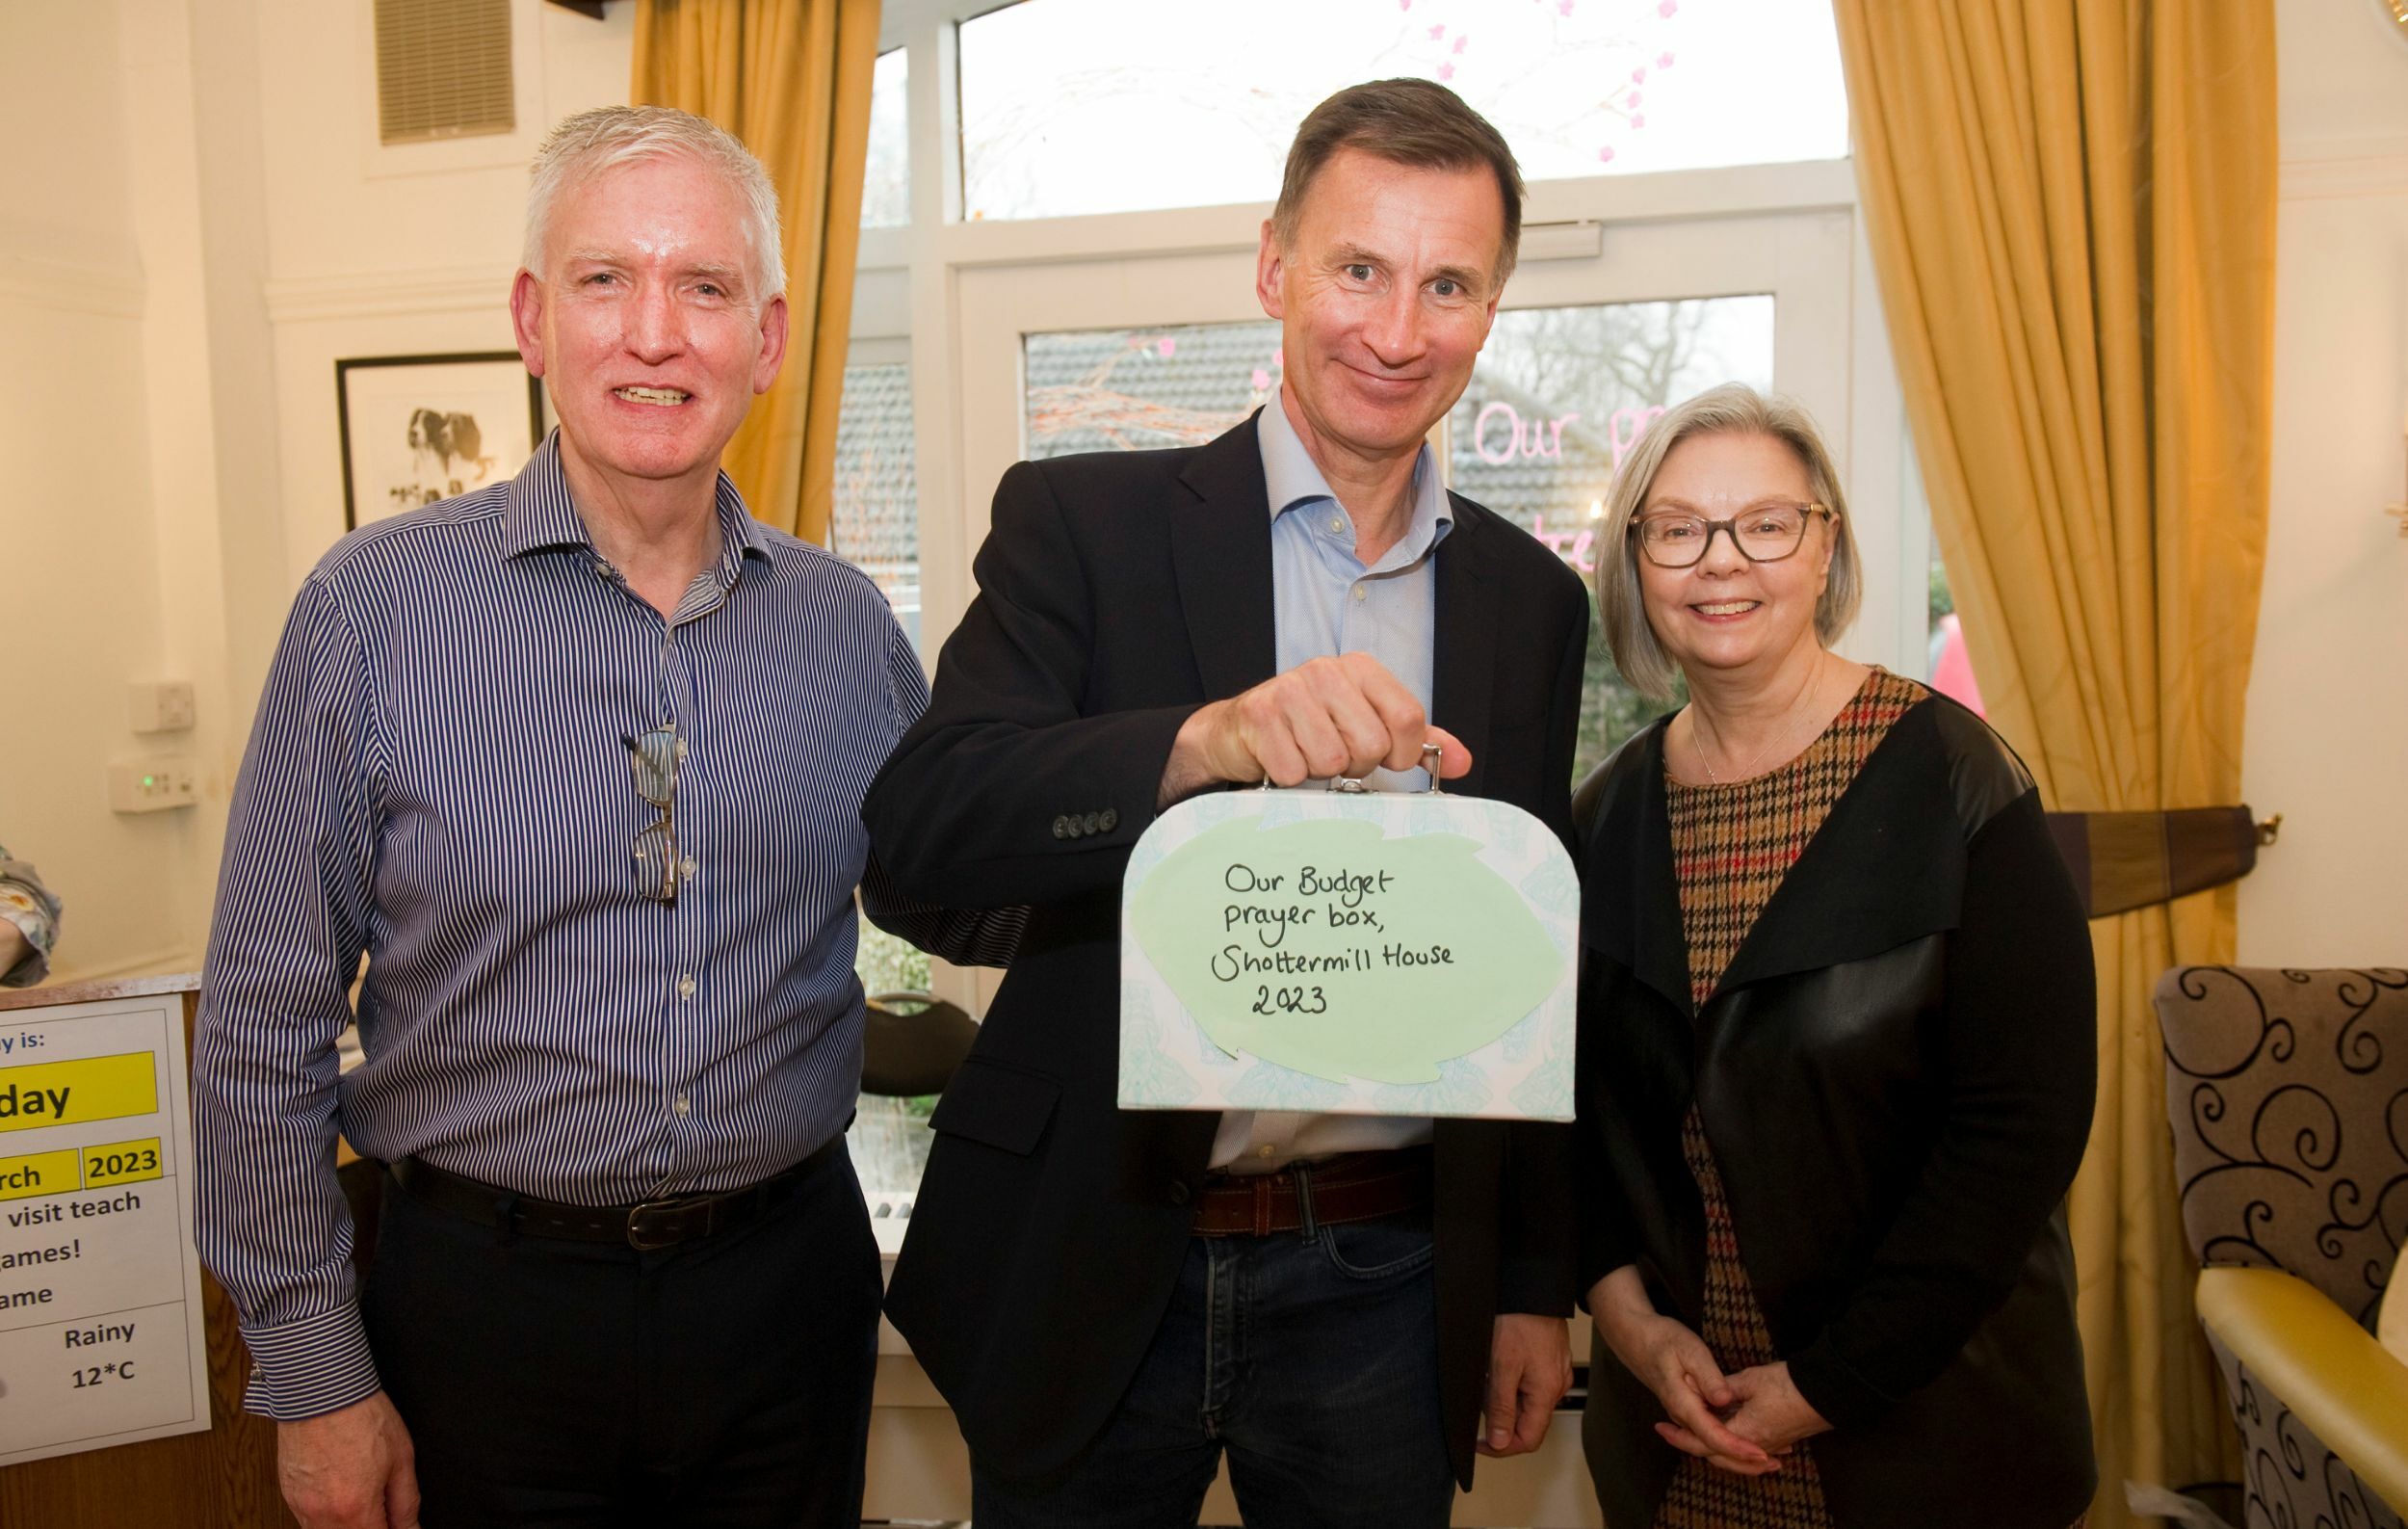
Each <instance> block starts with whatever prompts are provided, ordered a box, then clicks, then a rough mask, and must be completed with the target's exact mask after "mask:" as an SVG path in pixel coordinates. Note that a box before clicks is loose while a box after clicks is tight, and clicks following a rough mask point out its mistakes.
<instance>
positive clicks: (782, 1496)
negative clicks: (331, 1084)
mask: <svg viewBox="0 0 2408 1529" xmlns="http://www.w3.org/2000/svg"><path fill="white" fill-rule="evenodd" d="M879 1294H880V1291H879V1279H878V1258H877V1243H876V1241H875V1240H874V1239H873V1238H872V1237H871V1234H870V1222H869V1215H868V1212H867V1210H866V1208H865V1207H864V1205H863V1203H862V1199H861V1187H860V1184H859V1182H858V1181H857V1180H856V1179H855V1178H854V1176H853V1171H852V1161H851V1158H850V1157H848V1156H847V1155H846V1154H845V1153H844V1152H842V1151H838V1152H836V1153H834V1154H832V1155H831V1156H830V1157H829V1158H828V1160H827V1161H826V1162H824V1163H823V1164H821V1165H820V1166H819V1167H818V1168H817V1169H815V1170H814V1171H813V1172H812V1173H810V1174H809V1175H808V1177H807V1178H806V1179H805V1180H804V1182H803V1183H802V1184H801V1185H800V1186H798V1189H797V1190H796V1192H795V1193H794V1194H792V1195H791V1196H789V1197H787V1199H784V1200H783V1201H782V1202H780V1203H779V1204H778V1205H776V1206H775V1207H773V1208H772V1209H771V1210H770V1211H769V1212H767V1213H766V1214H764V1215H763V1216H762V1217H761V1219H759V1220H757V1221H754V1222H751V1223H748V1224H747V1225H746V1226H740V1227H738V1228H736V1229H735V1230H733V1231H729V1232H723V1233H721V1234H720V1235H719V1236H716V1237H708V1238H704V1239H702V1240H700V1241H697V1242H692V1243H685V1244H681V1245H679V1246H677V1247H674V1248H668V1249H664V1250H661V1251H659V1252H637V1251H636V1250H634V1249H632V1248H628V1247H623V1246H618V1245H606V1244H600V1243H581V1242H563V1241H556V1240H552V1239H548V1238H537V1237H527V1236H512V1235H510V1234H508V1233H505V1232H502V1231H500V1230H497V1229H495V1228H493V1227H489V1226H477V1225H475V1224H473V1223H470V1222H467V1221H463V1220H460V1219H458V1217H455V1216H451V1215H448V1214H446V1213H445V1212H442V1211H439V1210H432V1209H430V1208H429V1207H427V1206H425V1205H423V1204H421V1203H419V1202H418V1201H417V1200H415V1199H412V1198H410V1196H408V1195H407V1194H405V1193H403V1192H402V1191H401V1190H400V1189H398V1188H394V1187H391V1186H388V1189H387V1193H386V1194H385V1197H384V1212H383V1225H382V1226H381V1228H380V1235H379V1239H378V1243H377V1250H376V1256H375V1258H374V1260H373V1262H372V1263H371V1265H370V1268H369V1275H368V1281H367V1288H366V1291H365V1294H364V1296H363V1299H362V1311H363V1315H364V1317H365V1320H366V1322H367V1328H368V1339H369V1343H370V1346H371V1347H372V1348H373V1349H374V1351H375V1353H376V1357H377V1365H378V1369H379V1372H380V1375H381V1376H382V1379H383V1382H384V1387H385V1390H386V1392H387V1394H388V1395H390V1396H391V1398H392V1400H393V1405H394V1406H395V1407H396V1408H397V1409H399V1410H400V1411H401V1414H402V1420H403V1422H404V1423H406V1425H407V1426H408V1428H409V1433H410V1439H411V1441H412V1443H413V1444H414V1445H415V1447H416V1449H417V1457H418V1485H419V1489H420V1491H421V1492H422V1493H423V1494H424V1497H425V1508H424V1513H423V1521H424V1522H425V1524H426V1525H427V1529H470V1526H481V1525H488V1524H489V1525H496V1526H499V1525H512V1526H539V1525H579V1526H588V1525H592V1526H600V1525H622V1524H623V1525H635V1524H645V1525H657V1524H678V1525H694V1526H697V1529H698V1526H705V1525H730V1526H734V1525H746V1526H750V1525H760V1526H764V1529H766V1526H769V1525H777V1526H781V1529H785V1526H806V1529H839V1526H841V1529H856V1526H857V1525H858V1524H859V1522H860V1517H861V1490H862V1456H863V1452H864V1450H865V1449H866V1447H867V1442H868V1437H869V1427H870V1385H871V1382H872V1379H873V1378H874V1375H875V1373H876V1368H877V1312H878V1301H879Z"/></svg>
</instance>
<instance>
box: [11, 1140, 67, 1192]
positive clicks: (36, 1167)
mask: <svg viewBox="0 0 2408 1529" xmlns="http://www.w3.org/2000/svg"><path fill="white" fill-rule="evenodd" d="M79 1187H80V1185H79V1184H78V1182H77V1180H76V1176H75V1149H74V1148H73V1147H68V1148H67V1149H66V1150H65V1151H64V1152H34V1153H31V1154H29V1155H27V1156H24V1157H0V1199H29V1198H30V1197H32V1196H35V1195H64V1194H65V1193H66V1192H67V1191H69V1190H71V1189H76V1188H79Z"/></svg>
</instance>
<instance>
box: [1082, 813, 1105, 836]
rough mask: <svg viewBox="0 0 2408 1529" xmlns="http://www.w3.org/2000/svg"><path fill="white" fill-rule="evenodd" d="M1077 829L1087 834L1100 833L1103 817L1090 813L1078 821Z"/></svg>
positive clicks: (1102, 827)
mask: <svg viewBox="0 0 2408 1529" xmlns="http://www.w3.org/2000/svg"><path fill="white" fill-rule="evenodd" d="M1079 827H1080V828H1082V829H1084V830H1086V831H1087V832H1089V833H1101V832H1103V831H1104V819H1103V816H1102V814H1100V813H1095V812H1090V813H1088V814H1087V815H1086V817H1084V818H1081V819H1080V820H1079Z"/></svg>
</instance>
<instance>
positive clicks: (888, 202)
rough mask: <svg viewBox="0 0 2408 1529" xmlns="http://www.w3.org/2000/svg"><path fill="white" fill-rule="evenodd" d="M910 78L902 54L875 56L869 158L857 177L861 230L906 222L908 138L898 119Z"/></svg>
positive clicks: (897, 50) (897, 51) (907, 57)
mask: <svg viewBox="0 0 2408 1529" xmlns="http://www.w3.org/2000/svg"><path fill="white" fill-rule="evenodd" d="M910 80H911V55H910V53H909V51H908V50H906V49H903V48H895V49H892V50H890V51H888V52H885V53H881V54H879V55H878V56H877V68H876V70H875V72H873V73H872V74H871V76H870V160H869V165H868V167H867V168H866V169H865V170H864V171H863V173H862V179H861V226H862V227H864V228H901V227H903V226H904V225H905V224H909V223H910V222H911V134H910V131H909V128H908V126H907V124H906V121H905V119H904V116H903V95H904V92H905V90H906V89H907V88H908V86H909V85H910Z"/></svg>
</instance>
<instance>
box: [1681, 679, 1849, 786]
mask: <svg viewBox="0 0 2408 1529" xmlns="http://www.w3.org/2000/svg"><path fill="white" fill-rule="evenodd" d="M1821 681H1822V665H1821V663H1820V662H1819V661H1818V662H1817V663H1816V665H1815V668H1814V672H1812V673H1810V674H1808V675H1807V676H1806V683H1805V685H1804V686H1803V687H1801V688H1800V689H1799V691H1798V693H1797V699H1795V700H1793V701H1792V702H1791V703H1790V710H1789V715H1788V716H1786V717H1785V718H1783V719H1782V722H1781V726H1780V728H1779V729H1778V730H1777V731H1775V732H1774V733H1773V735H1772V736H1771V737H1770V738H1769V739H1767V740H1766V742H1765V746H1764V747H1763V748H1761V749H1759V750H1757V751H1755V752H1754V753H1752V754H1750V755H1748V758H1747V762H1746V763H1745V764H1743V765H1741V766H1740V768H1739V778H1740V779H1741V780H1745V779H1747V778H1749V777H1750V776H1752V775H1753V774H1754V773H1755V770H1756V766H1757V764H1758V763H1759V762H1761V761H1762V760H1763V759H1764V757H1765V755H1767V754H1768V753H1770V752H1771V751H1772V746H1773V745H1774V744H1777V743H1779V742H1781V740H1783V739H1784V738H1787V737H1789V736H1790V735H1791V734H1792V733H1793V732H1794V731H1795V730H1796V728H1797V719H1798V716H1799V714H1800V713H1801V712H1802V711H1804V709H1805V706H1806V702H1807V700H1808V699H1811V698H1812V697H1813V695H1814V694H1815V688H1816V687H1817V686H1818V685H1819V684H1820V683H1821ZM1703 718H1704V713H1703V712H1700V713H1699V719H1700V720H1701V721H1702V720H1703ZM1718 746H1719V741H1718V740H1717V747H1718ZM1697 762H1698V763H1699V764H1701V765H1704V766H1705V767H1706V783H1707V784H1709V785H1715V786H1718V785H1720V784H1722V777H1720V776H1718V775H1716V774H1714V760H1713V759H1711V758H1709V757H1707V754H1706V749H1705V745H1704V744H1702V743H1701V744H1699V745H1698V747H1697Z"/></svg>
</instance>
